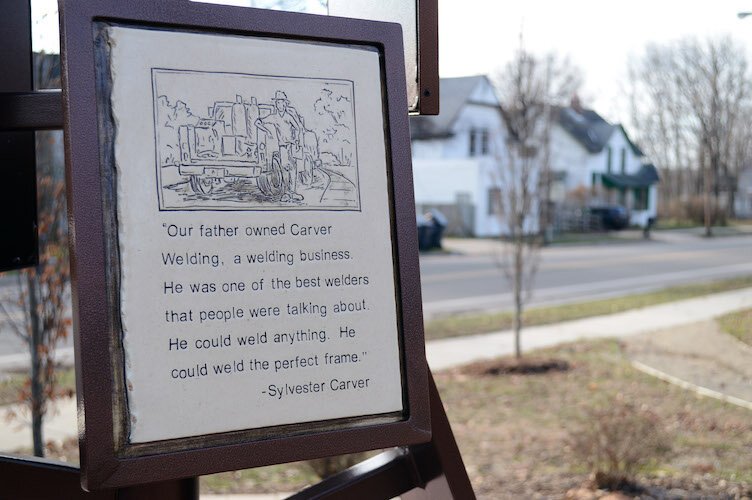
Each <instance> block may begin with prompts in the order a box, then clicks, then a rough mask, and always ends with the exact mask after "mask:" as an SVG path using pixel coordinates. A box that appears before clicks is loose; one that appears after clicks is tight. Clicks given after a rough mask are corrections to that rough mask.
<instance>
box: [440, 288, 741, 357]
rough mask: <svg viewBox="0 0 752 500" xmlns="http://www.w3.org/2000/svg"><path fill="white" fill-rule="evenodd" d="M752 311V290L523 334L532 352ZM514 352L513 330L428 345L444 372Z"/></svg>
mask: <svg viewBox="0 0 752 500" xmlns="http://www.w3.org/2000/svg"><path fill="white" fill-rule="evenodd" d="M750 307H752V288H745V289H742V290H734V291H731V292H724V293H718V294H713V295H707V296H705V297H698V298H694V299H688V300H682V301H677V302H669V303H667V304H661V305H658V306H651V307H645V308H642V309H634V310H631V311H626V312H622V313H617V314H609V315H605V316H595V317H592V318H585V319H580V320H576V321H567V322H564V323H557V324H553V325H543V326H532V327H529V328H525V329H524V330H523V332H522V349H523V351H530V350H533V349H540V348H543V347H551V346H554V345H557V344H563V343H566V342H573V341H575V340H579V339H596V338H608V337H617V338H624V337H629V336H633V335H638V334H644V333H650V332H656V331H659V330H664V329H667V328H673V327H677V326H681V325H688V324H692V323H698V322H702V321H708V320H710V319H712V318H714V317H716V316H721V315H723V314H726V313H729V312H733V311H738V310H740V309H746V308H750ZM512 353H514V335H513V333H512V331H510V330H507V331H502V332H497V333H489V334H484V335H470V336H466V337H454V338H449V339H442V340H435V341H432V342H428V343H427V345H426V354H427V356H428V363H429V365H430V366H431V369H432V370H443V369H445V368H451V367H454V366H459V365H463V364H467V363H470V362H473V361H477V360H482V359H490V358H495V357H498V356H506V355H510V354H512Z"/></svg>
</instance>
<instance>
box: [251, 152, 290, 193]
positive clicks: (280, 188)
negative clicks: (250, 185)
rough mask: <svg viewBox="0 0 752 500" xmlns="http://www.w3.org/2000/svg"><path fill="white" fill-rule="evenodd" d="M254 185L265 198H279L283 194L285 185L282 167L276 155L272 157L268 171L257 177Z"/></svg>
mask: <svg viewBox="0 0 752 500" xmlns="http://www.w3.org/2000/svg"><path fill="white" fill-rule="evenodd" d="M256 184H257V185H258V188H259V189H260V190H261V192H262V193H264V194H265V195H266V196H280V195H281V194H282V193H284V191H285V185H284V184H285V183H284V179H283V178H282V166H281V164H280V161H279V155H278V154H277V153H275V154H274V155H273V156H272V161H271V164H270V165H269V170H268V171H266V172H264V173H262V174H261V175H259V176H258V178H257V179H256Z"/></svg>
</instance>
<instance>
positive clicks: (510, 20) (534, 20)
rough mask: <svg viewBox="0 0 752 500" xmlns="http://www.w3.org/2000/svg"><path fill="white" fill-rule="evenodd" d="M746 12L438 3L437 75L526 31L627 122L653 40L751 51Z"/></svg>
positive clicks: (597, 105) (734, 1)
mask: <svg viewBox="0 0 752 500" xmlns="http://www.w3.org/2000/svg"><path fill="white" fill-rule="evenodd" d="M154 1H159V0H154ZM213 1H215V2H217V1H220V2H221V1H222V0H213ZM225 1H226V2H227V3H234V4H243V3H245V4H246V5H247V4H248V2H249V1H253V0H225ZM255 1H256V2H258V3H259V4H260V3H262V2H263V1H266V0H255ZM374 1H376V0H374ZM56 9H57V2H56V0H32V16H33V17H34V19H36V22H35V25H34V31H35V37H34V48H35V50H40V49H45V50H47V51H57V50H59V48H58V44H57V37H58V31H57V18H56V15H55V12H56ZM741 11H752V0H715V1H713V0H630V1H628V2H627V1H623V0H622V1H618V2H617V1H613V0H569V1H567V2H564V1H561V0H516V1H514V2H511V1H508V0H439V68H440V70H439V71H440V75H441V76H442V77H453V76H465V75H477V74H487V75H490V76H493V75H495V74H497V73H498V72H499V71H501V69H502V68H503V66H504V64H505V63H506V62H507V61H508V60H510V59H511V58H512V55H513V53H514V51H515V50H516V49H517V48H518V47H519V39H520V33H522V34H523V38H524V43H525V47H526V48H527V49H529V50H530V51H532V52H534V53H539V54H544V53H547V52H555V53H556V54H558V55H559V56H562V57H568V58H569V60H570V61H571V62H572V63H573V64H575V65H576V66H577V67H579V68H580V70H581V71H582V73H583V76H584V87H583V89H582V92H581V96H580V97H581V98H582V99H583V101H584V103H585V104H586V105H588V106H590V107H592V108H594V109H595V110H596V111H598V112H599V113H601V114H602V115H604V116H605V117H606V118H608V119H609V120H611V121H613V122H627V121H628V117H627V116H625V115H626V114H627V113H628V111H627V109H628V108H627V106H626V98H625V87H624V84H625V81H626V74H627V65H628V61H629V59H630V58H635V57H639V55H640V54H641V53H642V51H643V50H644V47H645V46H646V44H648V43H667V42H670V41H672V40H676V39H679V38H681V37H685V36H697V37H700V38H707V37H713V36H719V35H726V34H728V35H731V36H732V37H733V38H735V39H736V40H738V41H739V42H740V43H742V44H743V45H744V46H746V47H747V48H748V50H749V51H750V54H752V17H749V18H746V19H739V18H738V17H737V13H738V12H741Z"/></svg>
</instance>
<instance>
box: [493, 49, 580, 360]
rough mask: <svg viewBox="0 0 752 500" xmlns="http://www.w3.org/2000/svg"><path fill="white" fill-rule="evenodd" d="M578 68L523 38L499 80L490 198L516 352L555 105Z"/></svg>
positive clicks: (541, 216) (544, 209)
mask: <svg viewBox="0 0 752 500" xmlns="http://www.w3.org/2000/svg"><path fill="white" fill-rule="evenodd" d="M580 81H581V78H580V74H579V71H577V70H576V69H574V68H573V67H572V66H571V65H569V64H568V62H567V61H560V60H558V59H557V58H556V57H555V56H554V55H553V54H551V55H547V56H545V57H536V56H535V55H533V54H531V53H529V52H527V51H526V50H525V49H524V46H523V45H522V41H521V43H520V48H519V50H518V51H517V53H516V54H515V57H514V59H513V60H512V61H511V62H509V63H508V64H507V65H506V66H505V67H504V69H503V71H501V72H500V73H499V75H498V78H497V81H496V84H497V91H498V94H499V100H500V102H501V107H502V115H503V118H504V122H505V124H506V128H507V139H506V141H505V144H504V147H502V148H500V149H501V150H502V151H503V152H502V153H501V154H499V155H498V164H499V168H498V172H497V174H498V176H497V181H498V185H499V187H500V188H499V190H498V192H497V194H498V196H497V197H496V199H495V200H491V203H492V204H494V205H495V212H496V213H497V214H498V216H499V220H500V222H501V226H502V237H504V238H506V239H507V244H506V245H505V249H506V251H505V252H504V254H505V255H504V256H503V258H504V263H503V264H504V265H503V268H504V271H505V273H506V275H507V278H508V280H509V281H510V283H511V285H512V294H513V298H514V339H515V356H516V357H517V358H520V357H521V356H522V349H521V343H520V334H521V331H522V326H523V325H522V316H523V312H524V305H525V302H526V301H527V300H528V299H529V297H530V295H531V293H532V289H533V281H534V277H535V273H536V271H537V268H538V262H539V260H540V255H539V249H540V246H541V243H542V242H543V235H544V234H546V233H547V228H548V226H549V225H550V224H551V218H552V217H551V203H550V192H551V177H552V176H551V168H550V160H551V128H552V125H553V120H554V119H555V110H556V109H558V108H556V105H557V104H559V103H560V102H562V101H565V100H566V99H569V98H571V97H572V96H573V95H574V94H575V92H576V90H577V89H578V87H579V85H580Z"/></svg>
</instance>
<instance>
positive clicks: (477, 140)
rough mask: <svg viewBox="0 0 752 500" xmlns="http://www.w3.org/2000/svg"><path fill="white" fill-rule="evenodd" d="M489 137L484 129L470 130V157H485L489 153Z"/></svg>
mask: <svg viewBox="0 0 752 500" xmlns="http://www.w3.org/2000/svg"><path fill="white" fill-rule="evenodd" d="M490 146H491V135H490V134H489V132H488V130H486V129H476V128H472V129H470V156H482V155H487V154H489V153H490V151H491V147H490Z"/></svg>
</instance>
